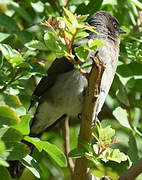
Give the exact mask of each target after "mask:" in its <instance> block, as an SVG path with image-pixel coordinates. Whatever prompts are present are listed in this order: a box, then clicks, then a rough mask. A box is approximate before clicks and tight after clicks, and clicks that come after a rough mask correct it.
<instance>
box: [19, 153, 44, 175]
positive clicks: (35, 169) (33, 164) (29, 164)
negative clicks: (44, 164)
mask: <svg viewBox="0 0 142 180" xmlns="http://www.w3.org/2000/svg"><path fill="white" fill-rule="evenodd" d="M20 162H21V163H22V164H23V165H24V166H25V167H26V168H28V169H29V170H30V171H31V172H32V173H33V174H34V175H35V176H36V177H37V178H40V174H41V169H40V167H39V166H38V163H37V161H36V160H35V159H34V158H33V157H31V156H30V155H27V156H26V157H24V158H23V159H22V160H20Z"/></svg>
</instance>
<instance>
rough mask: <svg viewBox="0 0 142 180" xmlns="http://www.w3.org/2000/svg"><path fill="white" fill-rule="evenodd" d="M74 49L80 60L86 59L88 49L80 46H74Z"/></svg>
mask: <svg viewBox="0 0 142 180" xmlns="http://www.w3.org/2000/svg"><path fill="white" fill-rule="evenodd" d="M74 50H75V54H76V56H77V57H78V59H79V60H80V61H82V62H84V61H85V60H87V58H88V55H89V50H88V49H85V48H84V47H82V46H79V47H76V48H74Z"/></svg>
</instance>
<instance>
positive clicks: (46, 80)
mask: <svg viewBox="0 0 142 180" xmlns="http://www.w3.org/2000/svg"><path fill="white" fill-rule="evenodd" d="M73 69H74V65H73V64H72V63H70V62H69V61H68V60H67V59H65V58H60V59H56V60H55V61H54V62H53V63H52V65H51V66H50V68H49V69H48V71H47V76H45V77H43V78H42V79H41V80H40V82H39V84H38V85H37V87H36V88H35V90H34V93H33V96H36V97H41V96H42V95H43V94H44V93H45V92H47V90H48V89H50V88H51V87H52V86H53V85H54V84H55V82H56V79H57V77H58V74H61V73H66V72H68V71H71V70H73ZM34 103H35V100H31V104H30V107H29V109H30V108H31V107H32V106H33V105H34Z"/></svg>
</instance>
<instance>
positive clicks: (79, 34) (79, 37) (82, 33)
mask: <svg viewBox="0 0 142 180" xmlns="http://www.w3.org/2000/svg"><path fill="white" fill-rule="evenodd" d="M88 35H89V34H88V33H87V32H85V31H81V32H78V33H77V35H76V37H75V42H77V41H79V40H80V39H83V38H85V37H87V36H88Z"/></svg>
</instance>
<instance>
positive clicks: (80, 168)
mask: <svg viewBox="0 0 142 180" xmlns="http://www.w3.org/2000/svg"><path fill="white" fill-rule="evenodd" d="M104 69H105V68H104V65H103V64H102V62H101V60H100V59H99V58H97V57H95V59H94V63H93V65H92V69H91V72H90V73H89V74H88V88H87V92H86V96H85V100H84V105H83V110H82V116H81V125H80V132H79V137H78V147H79V148H84V147H83V146H82V145H81V142H83V141H87V142H88V143H91V141H92V127H93V126H92V124H93V121H94V117H95V116H94V115H95V114H96V108H97V104H98V98H97V97H98V94H99V92H100V82H101V78H102V74H103V72H104ZM87 161H88V160H87V159H86V158H85V157H83V158H78V159H77V160H76V164H75V171H74V180H89V179H90V174H89V169H88V168H87V166H86V165H87Z"/></svg>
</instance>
